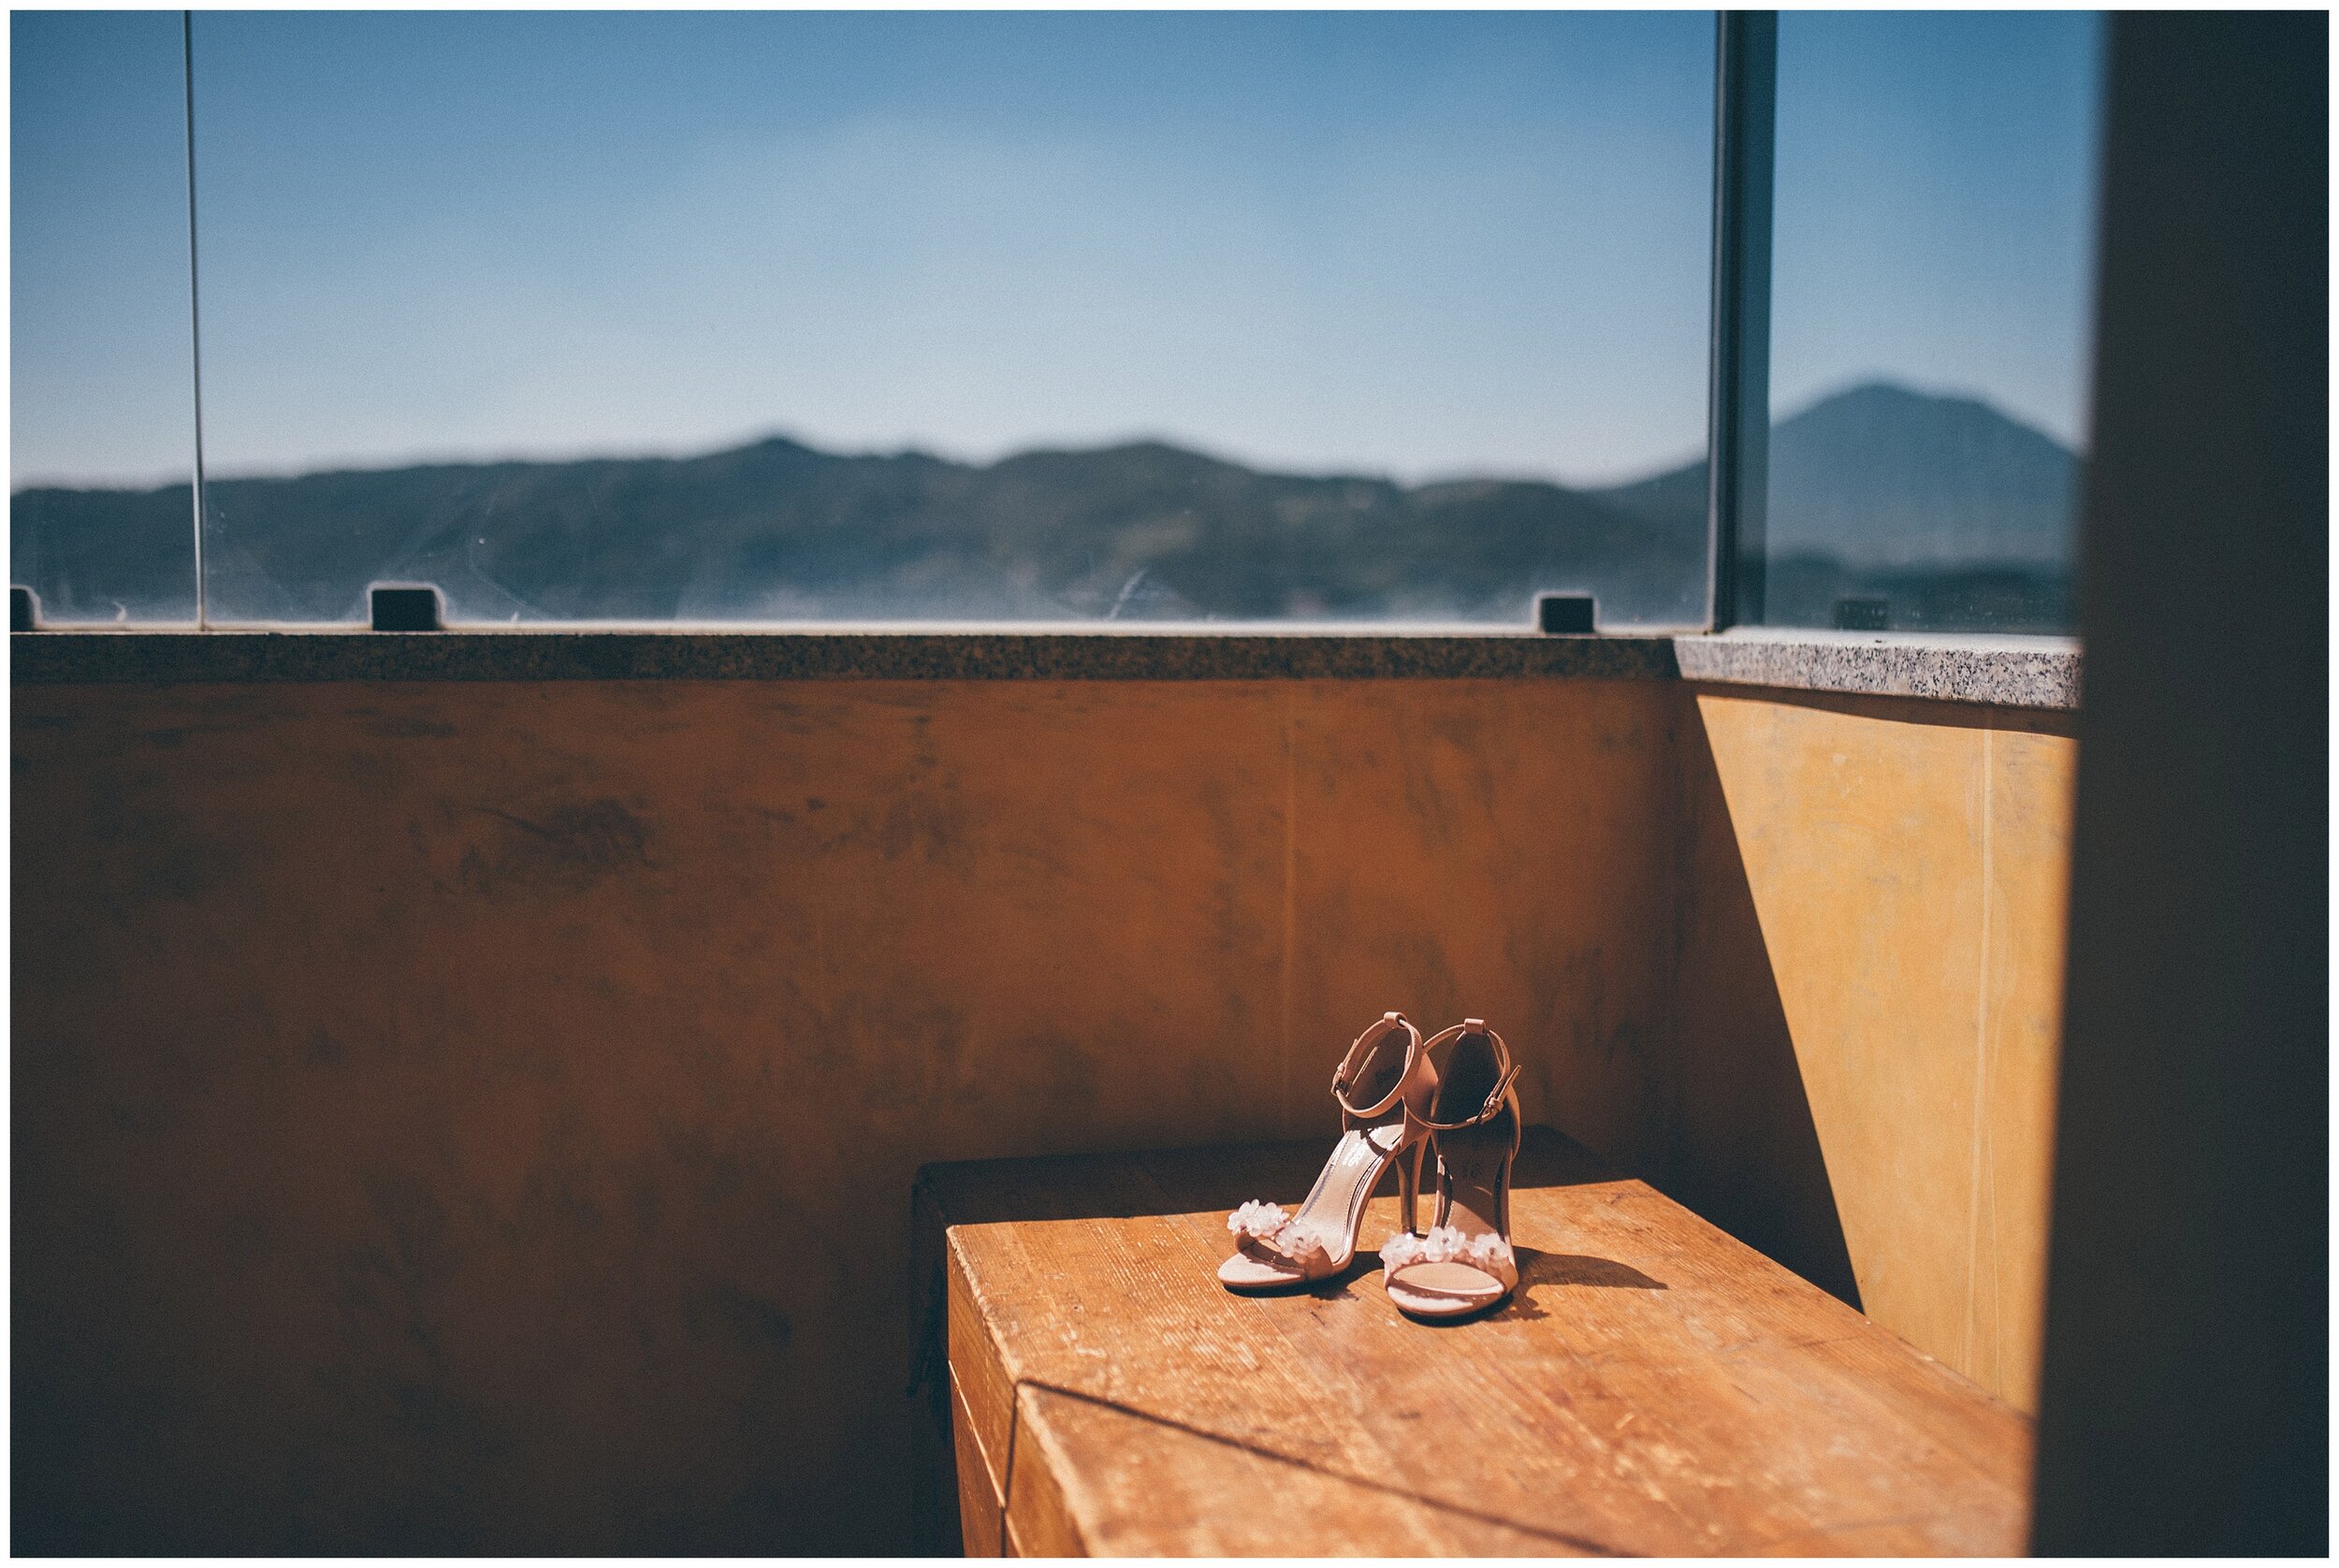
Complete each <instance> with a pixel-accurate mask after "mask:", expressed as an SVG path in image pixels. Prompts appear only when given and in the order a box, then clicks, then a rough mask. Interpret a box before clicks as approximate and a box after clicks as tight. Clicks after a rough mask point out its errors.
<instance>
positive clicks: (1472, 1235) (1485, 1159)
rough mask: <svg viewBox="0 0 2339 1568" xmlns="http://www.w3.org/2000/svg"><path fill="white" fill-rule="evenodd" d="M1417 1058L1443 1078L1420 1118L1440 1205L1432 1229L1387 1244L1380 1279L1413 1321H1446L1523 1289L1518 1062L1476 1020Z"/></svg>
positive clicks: (1458, 1027) (1440, 1038)
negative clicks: (1514, 1223) (1517, 1246)
mask: <svg viewBox="0 0 2339 1568" xmlns="http://www.w3.org/2000/svg"><path fill="white" fill-rule="evenodd" d="M1441 1050H1443V1052H1444V1053H1445V1054H1444V1056H1443V1058H1440V1056H1439V1052H1440V1051H1441ZM1421 1054H1422V1056H1423V1057H1424V1058H1426V1059H1428V1060H1430V1062H1431V1073H1432V1075H1433V1077H1434V1081H1435V1082H1436V1084H1437V1093H1436V1096H1435V1097H1434V1099H1433V1100H1432V1102H1431V1111H1430V1114H1429V1115H1427V1116H1425V1117H1423V1118H1422V1119H1421V1121H1422V1125H1423V1127H1424V1128H1425V1129H1426V1130H1427V1131H1428V1133H1429V1135H1430V1136H1429V1140H1428V1143H1429V1150H1430V1153H1431V1154H1435V1155H1436V1156H1437V1211H1436V1213H1435V1215H1434V1217H1433V1218H1432V1219H1431V1225H1430V1230H1429V1234H1428V1235H1426V1236H1421V1237H1416V1236H1414V1235H1413V1234H1411V1231H1410V1228H1409V1229H1408V1232H1407V1234H1405V1235H1403V1236H1399V1237H1395V1238H1392V1239H1391V1240H1390V1241H1387V1242H1386V1243H1385V1244H1384V1245H1383V1246H1382V1248H1381V1269H1382V1282H1383V1284H1384V1285H1385V1286H1386V1287H1387V1292H1388V1299H1389V1301H1390V1302H1391V1303H1392V1304H1393V1305H1394V1306H1395V1307H1396V1308H1397V1310H1398V1311H1400V1312H1402V1313H1403V1314H1405V1315H1407V1316H1408V1317H1414V1318H1422V1319H1439V1320H1447V1319H1452V1318H1457V1317H1467V1316H1470V1315H1471V1314H1475V1313H1482V1312H1487V1311H1489V1310H1491V1309H1492V1308H1494V1307H1498V1306H1500V1305H1502V1304H1503V1302H1504V1301H1505V1300H1507V1299H1509V1298H1510V1294H1511V1292H1512V1291H1513V1290H1515V1289H1517V1288H1518V1257H1517V1255H1516V1254H1514V1253H1513V1252H1512V1250H1511V1165H1512V1162H1513V1161H1514V1160H1515V1159H1516V1158H1517V1157H1518V1137H1519V1117H1518V1091H1517V1090H1516V1089H1515V1088H1514V1087H1513V1086H1512V1085H1513V1083H1514V1082H1515V1081H1516V1080H1517V1079H1518V1067H1517V1065H1516V1064H1514V1063H1513V1062H1512V1061H1511V1053H1510V1050H1509V1048H1508V1047H1506V1046H1505V1045H1504V1043H1503V1037H1502V1036H1500V1035H1498V1034H1496V1033H1495V1032H1494V1031H1493V1030H1491V1029H1489V1028H1488V1027H1487V1026H1486V1021H1485V1020H1484V1019H1479V1018H1472V1019H1467V1020H1465V1021H1463V1022H1462V1023H1460V1024H1456V1025H1455V1026H1454V1027H1453V1028H1451V1029H1448V1030H1446V1032H1445V1033H1444V1034H1441V1035H1439V1036H1438V1037H1437V1038H1434V1039H1432V1040H1431V1041H1430V1042H1429V1043H1428V1044H1427V1045H1425V1046H1423V1047H1422V1048H1421Z"/></svg>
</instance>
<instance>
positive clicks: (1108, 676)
mask: <svg viewBox="0 0 2339 1568" xmlns="http://www.w3.org/2000/svg"><path fill="white" fill-rule="evenodd" d="M9 653H10V659H9V678H10V680H11V681H12V682H13V683H15V684H18V685H28V684H29V685H70V684H77V683H115V682H144V683H182V682H183V683H190V684H211V685H217V684H238V683H246V682H268V681H335V680H488V681H526V680H1293V679H1299V680H1390V679H1414V680H1473V679H1502V678H1521V677H1541V678H1550V677H1573V678H1576V679H1628V680H1630V679H1640V680H1676V679H1684V680H1693V681H1700V682H1719V683H1726V684H1734V685H1750V686H1764V687H1772V688H1780V689H1785V690H1804V691H1834V692H1850V693H1863V694H1869V695H1877V696H1896V697H1918V698H1937V699H1941V700H1945V701H1952V702H1965V703H1981V704H1992V705H1997V706H2004V707H2025V708H2065V709H2068V708H2075V707H2077V706H2078V704H2079V677H2080V653H2079V647H2078V645H2077V644H2076V643H2074V642H2072V641H2071V640H2070V639H2068V638H2060V637H2007V636H1985V635H1970V634H1952V633H1941V634H1917V633H1891V632H1805V631H1786V630H1772V629H1761V630H1743V631H1735V632H1723V633H1721V634H1719V635H1713V636H1706V635H1669V634H1663V633H1656V634H1650V635H1637V636H1636V635H1623V634H1606V635H1596V636H1557V637H1555V636H1545V635H1542V634H1540V633H1536V632H1476V631H1472V632H1452V631H1421V632H1405V631H1381V630H1374V631H1365V632H1351V631H1294V632H1282V631H1276V632H1193V631H1139V630H1120V629H1115V630H1102V629H1098V630H1086V629H1082V630H1068V629H1058V628H1050V629H1046V630H1028V629H1015V630H1007V629H1000V628H967V629H964V630H952V631H947V632H944V631H934V630H930V629H923V630H887V629H866V628H864V629H827V628H823V629H821V630H816V631H774V632H746V631H722V632H697V631H687V630H655V631H652V630H637V629H628V630H596V629H590V628H576V629H566V628H564V629H561V630H558V631H547V630H544V629H541V628H533V627H531V628H527V629H523V630H513V631H458V632H422V633H413V634H407V633H393V632H370V631H365V630H362V629H350V630H346V631H343V630H333V631H310V632H240V631H239V632H193V631H183V632H182V631H164V630H139V631H135V632H112V631H72V632H66V631H58V632H20V633H17V634H14V635H12V636H11V637H10V638H9Z"/></svg>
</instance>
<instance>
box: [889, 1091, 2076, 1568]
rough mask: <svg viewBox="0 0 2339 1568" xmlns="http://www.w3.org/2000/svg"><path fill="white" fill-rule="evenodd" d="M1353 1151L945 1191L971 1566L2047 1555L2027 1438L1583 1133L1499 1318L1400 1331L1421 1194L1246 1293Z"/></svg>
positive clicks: (1555, 1157)
mask: <svg viewBox="0 0 2339 1568" xmlns="http://www.w3.org/2000/svg"><path fill="white" fill-rule="evenodd" d="M1326 1147H1327V1146H1326V1145H1325V1144H1323V1143H1321V1142H1319V1141H1313V1140H1312V1141H1308V1142H1301V1143H1284V1144H1255V1145H1246V1146H1241V1147H1226V1148H1217V1149H1196V1150H1182V1151H1173V1152H1166V1153H1157V1154H1111V1155H1095V1156H1074V1157H1065V1158H1053V1159H1027V1160H995V1161H981V1162H972V1163H966V1164H956V1165H941V1166H930V1167H928V1168H927V1169H925V1170H924V1171H923V1172H922V1173H921V1176H920V1181H919V1195H918V1208H919V1210H920V1212H921V1216H922V1224H921V1227H920V1231H921V1234H922V1235H923V1237H925V1238H927V1241H928V1244H927V1247H926V1249H925V1252H926V1256H924V1257H923V1259H921V1260H920V1262H919V1265H918V1266H919V1267H920V1269H921V1270H923V1271H924V1272H925V1273H926V1275H927V1277H928V1278H929V1279H930V1280H931V1285H932V1288H927V1287H925V1286H923V1285H922V1295H923V1297H924V1299H927V1300H928V1301H930V1302H932V1303H933V1306H932V1307H931V1308H930V1309H929V1315H933V1316H939V1317H942V1318H943V1319H945V1321H941V1322H935V1323H931V1324H929V1325H928V1327H927V1330H926V1331H927V1333H928V1334H929V1335H930V1336H932V1337H933V1338H934V1339H935V1340H936V1341H937V1342H939V1344H937V1346H936V1347H935V1348H937V1349H938V1348H939V1345H940V1344H946V1345H947V1357H948V1369H947V1381H948V1386H949V1389H950V1393H949V1397H948V1398H947V1400H940V1401H936V1402H937V1406H938V1408H941V1409H946V1410H948V1412H949V1419H950V1420H951V1422H952V1426H953V1428H954V1430H955V1447H956V1460H957V1462H956V1466H955V1474H944V1475H942V1476H941V1477H940V1478H939V1479H938V1480H937V1481H936V1482H934V1483H933V1486H932V1495H935V1496H937V1497H947V1498H949V1499H951V1500H953V1501H954V1502H955V1504H956V1507H957V1510H958V1515H959V1517H958V1520H957V1525H958V1528H959V1532H960V1536H961V1540H962V1541H963V1544H964V1546H965V1547H966V1550H967V1551H969V1552H970V1553H981V1554H984V1555H990V1554H997V1553H1007V1554H1013V1555H1069V1554H1083V1553H1084V1554H1091V1555H1193V1554H1202V1555H1257V1554H1274V1555H1294V1556H1339V1555H1375V1556H1414V1555H1443V1554H1463V1555H1504V1556H1508V1555H1530V1554H1561V1555H1567V1554H1590V1553H1618V1554H1634V1555H1640V1554H1656V1555H1692V1554H1730V1555H1761V1554H1781V1555H1791V1556H1807V1555H1817V1554H1838V1553H1841V1554H1851V1555H1896V1554H1948V1555H2000V1554H2007V1553H2014V1552H2019V1551H2021V1550H2022V1549H2023V1546H2024V1541H2025V1532H2026V1526H2027V1499H2028V1491H2029V1472H2030V1454H2031V1437H2030V1428H2029V1424H2028V1423H2027V1420H2026V1419H2025V1418H2024V1417H2023V1416H2021V1415H2020V1414H2019V1413H2018V1412H2016V1411H2015V1410H2013V1409H2012V1407H2010V1406H2008V1405H2007V1404H2006V1403H2004V1402H2003V1401H1999V1400H1998V1399H1997V1398H1995V1397H1993V1396H1992V1395H1990V1394H1989V1393H1987V1392H1985V1391H1984V1390H1983V1389H1982V1388H1980V1387H1976V1386H1975V1385H1974V1384H1972V1383H1969V1382H1968V1381H1967V1380H1966V1379H1965V1378H1963V1377H1961V1376H1959V1375H1958V1374H1957V1373H1955V1372H1952V1371H1950V1370H1949V1369H1948V1368H1947V1367H1944V1366H1942V1365H1941V1364H1940V1363H1939V1362H1938V1361H1935V1360H1934V1359H1933V1358H1932V1357H1928V1356H1926V1355H1925V1354H1924V1353H1922V1352H1920V1351H1918V1350H1916V1349H1914V1348H1912V1347H1911V1346H1910V1345H1908V1344H1907V1343H1903V1342H1902V1341H1900V1340H1898V1339H1896V1338H1895V1337H1894V1336H1893V1335H1891V1334H1889V1333H1887V1332H1886V1331H1885V1330H1883V1329H1882V1328H1878V1327H1877V1326H1876V1325H1874V1324H1872V1323H1870V1322H1869V1321H1868V1320H1867V1319H1866V1318H1864V1317H1862V1316H1861V1315H1860V1314H1857V1313H1855V1312H1853V1311H1852V1309H1851V1308H1849V1307H1847V1306H1845V1305H1844V1304H1843V1303H1841V1302H1840V1301H1838V1300H1836V1299H1834V1298H1832V1297H1830V1296H1828V1295H1827V1294H1825V1293H1824V1292H1823V1291H1821V1290H1819V1289H1817V1288H1816V1287H1814V1286H1812V1285H1809V1284H1807V1283H1805V1282H1804V1281H1803V1280H1801V1279H1798V1278H1797V1277H1796V1276H1794V1274H1792V1273H1789V1272H1788V1271H1787V1270H1784V1269H1782V1268H1780V1267H1779V1266H1778V1265H1777V1264H1775V1263H1772V1262H1771V1261H1769V1260H1768V1259H1767V1258H1765V1257H1764V1256H1761V1255H1760V1254H1758V1253H1755V1252H1753V1251H1752V1250H1751V1249H1750V1248H1748V1247H1746V1246H1744V1245H1743V1244H1741V1243H1739V1242H1737V1241H1733V1240H1732V1239H1731V1238H1730V1237H1728V1236H1726V1235H1724V1234H1723V1233H1722V1232H1721V1231H1720V1230H1717V1229H1715V1228H1714V1227H1712V1226H1709V1225H1707V1223H1705V1222H1704V1221H1702V1220H1700V1219H1698V1218H1697V1217H1696V1216H1695V1215H1694V1214H1692V1213H1691V1212H1688V1211H1687V1210H1685V1209H1683V1208H1681V1207H1680V1206H1679V1205H1678V1204H1676V1203H1674V1202H1672V1201H1670V1200H1669V1199H1667V1198H1663V1197H1661V1196H1660V1195H1659V1194H1657V1193H1656V1192H1655V1191H1653V1190H1652V1189H1650V1188H1649V1187H1648V1186H1647V1185H1645V1184H1644V1183H1639V1182H1634V1181H1626V1180H1620V1179H1618V1178H1616V1177H1615V1176H1614V1175H1613V1174H1612V1173H1611V1172H1609V1171H1608V1170H1606V1169H1604V1168H1603V1167H1602V1166H1601V1165H1600V1164H1599V1163H1598V1162H1597V1161H1596V1160H1595V1159H1594V1158H1593V1157H1592V1156H1591V1154H1587V1153H1586V1152H1585V1151H1584V1150H1583V1149H1582V1148H1580V1147H1579V1146H1577V1145H1576V1144H1575V1143H1573V1142H1571V1141H1569V1140H1567V1139H1565V1138H1563V1137H1562V1136H1561V1135H1560V1134H1558V1133H1556V1132H1554V1131H1552V1130H1551V1129H1549V1128H1547V1127H1536V1128H1532V1129H1530V1130H1529V1133H1528V1137H1527V1143H1526V1147H1525V1149H1524V1151H1523V1152H1522V1154H1521V1155H1520V1160H1519V1167H1518V1187H1517V1193H1516V1198H1515V1201H1514V1215H1513V1223H1514V1226H1515V1227H1516V1234H1515V1236H1514V1241H1515V1242H1516V1243H1517V1245H1518V1251H1519V1261H1520V1265H1521V1284H1520V1287H1519V1292H1518V1297H1517V1299H1515V1300H1514V1301H1513V1302H1512V1303H1511V1304H1510V1305H1509V1306H1507V1307H1506V1308H1504V1310H1503V1311H1502V1312H1500V1313H1498V1314H1494V1315H1492V1316H1490V1317H1488V1318H1486V1319H1483V1320H1481V1321H1478V1322H1475V1323H1468V1324H1460V1325H1453V1326H1443V1327H1431V1326H1425V1325H1420V1324H1416V1323H1412V1322H1409V1321H1407V1320H1405V1319H1403V1318H1402V1317H1400V1316H1399V1315H1398V1314H1397V1313H1396V1312H1395V1310H1394V1309H1392V1308H1391V1307H1390V1306H1389V1304H1388V1302H1387V1299H1386V1298H1385V1297H1384V1296H1383V1294H1382V1291H1381V1286H1380V1275H1379V1273H1378V1271H1377V1268H1376V1267H1375V1264H1374V1259H1373V1255H1372V1254H1371V1252H1370V1251H1368V1250H1365V1249H1369V1248H1372V1247H1374V1246H1377V1245H1378V1244H1379V1242H1380V1241H1382V1240H1383V1239H1384V1238H1385V1237H1387V1234H1388V1233H1389V1231H1390V1229H1391V1228H1392V1227H1394V1225H1395V1223H1396V1199H1395V1198H1394V1196H1393V1194H1392V1195H1388V1196H1383V1197H1381V1198H1375V1199H1374V1201H1373V1205H1372V1207H1371V1209H1370V1211H1369V1212H1368V1213H1367V1217H1366V1220H1365V1233H1364V1236H1363V1237H1362V1239H1361V1241H1360V1248H1359V1258H1358V1267H1357V1268H1356V1269H1353V1270H1350V1271H1349V1272H1348V1273H1347V1274H1345V1275H1343V1276H1340V1277H1337V1278H1335V1279H1333V1280H1330V1281H1327V1282H1324V1283H1323V1284H1321V1285H1317V1286H1315V1287H1314V1288H1312V1289H1310V1290H1308V1291H1305V1292H1303V1293H1300V1294H1296V1295H1289V1296H1280V1297H1249V1298H1245V1297H1237V1296H1234V1295H1231V1294H1229V1293H1228V1292H1227V1291H1226V1290H1224V1289H1222V1288H1221V1287H1220V1286H1219V1285H1218V1284H1217V1282H1216V1281H1215V1279H1213V1277H1212V1270H1213V1269H1214V1268H1215V1267H1216V1265H1217V1263H1218V1261H1219V1259H1220V1258H1221V1257H1222V1256H1224V1255H1225V1253H1226V1251H1227V1247H1228V1239H1227V1231H1226V1228H1225V1215H1226V1212H1227V1211H1228V1210H1229V1209H1231V1208H1232V1207H1233V1206H1234V1205H1235V1204H1236V1203H1238V1202H1240V1201H1242V1199H1244V1198H1271V1199H1274V1200H1277V1201H1281V1202H1285V1203H1290V1202H1292V1201H1295V1200H1296V1199H1297V1198H1298V1197H1299V1195H1300V1193H1302V1192H1303V1191H1304V1190H1305V1188H1306V1184H1307V1183H1308V1181H1309V1180H1310V1179H1311V1177H1312V1176H1313V1174H1314V1171H1315V1167H1316V1165H1317V1163H1318V1162H1319V1161H1320V1160H1321V1159H1322V1157H1323V1154H1324V1153H1325V1149H1326ZM937 1276H938V1277H937ZM941 1358H942V1357H940V1356H939V1355H937V1354H934V1353H933V1351H931V1350H930V1351H929V1352H928V1355H927V1357H926V1359H927V1360H929V1361H938V1360H940V1359H941ZM928 1375H930V1376H932V1375H940V1374H938V1373H932V1372H929V1373H928Z"/></svg>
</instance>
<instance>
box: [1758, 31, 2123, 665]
mask: <svg viewBox="0 0 2339 1568" xmlns="http://www.w3.org/2000/svg"><path fill="white" fill-rule="evenodd" d="M2101 31H2102V23H2101V19H2100V18H2099V17H2096V16H2093V15H2088V14H2085V13H2073V12H2040V13H2018V12H2007V11H1994V12H1973V13H1960V14H1926V13H1914V12H1902V13H1895V14H1884V15H1859V14H1852V13H1840V12H1838V13H1822V12H1796V13H1793V14H1788V15H1783V16H1781V17H1780V22H1779V122H1778V138H1779V139H1778V187H1777V198H1776V203H1775V207H1774V246H1773V256H1774V261H1773V286H1774V291H1775V293H1774V302H1773V308H1772V318H1771V392H1770V396H1771V414H1772V417H1773V420H1774V424H1773V427H1772V434H1771V445H1770V482H1769V504H1768V508H1767V513H1768V515H1767V519H1766V526H1767V533H1766V545H1767V549H1768V555H1769V562H1768V573H1767V576H1768V582H1767V585H1766V590H1767V591H1766V604H1765V612H1766V618H1767V619H1769V620H1770V621H1771V622H1772V623H1774V624H1778V625H1791V626H1829V625H1841V626H1845V627H1855V628H1876V627H1885V626H1889V627H1892V628H1910V629H1940V630H1993V631H2010V632H2012V631H2019V632H2068V631H2070V629H2071V626H2072V619H2071V609H2072V606H2071V562H2072V551H2073V543H2074V539H2073V530H2074V526H2075V521H2076V517H2075V507H2076V505H2077V501H2078V496H2079V488H2080V486H2079V472H2080V466H2081V463H2082V461H2083V458H2084V443H2085V432H2086V385H2087V361H2088V353H2089V337H2088V323H2089V320H2090V314H2091V310H2092V301H2091V289H2092V280H2093V276H2094V224H2095V210H2096V202H2095V185H2096V165H2097V142H2098V128H2097V121H2098V108H2099V93H2100V87H2099V70H2100V59H2099V57H2100V52H2101Z"/></svg>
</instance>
